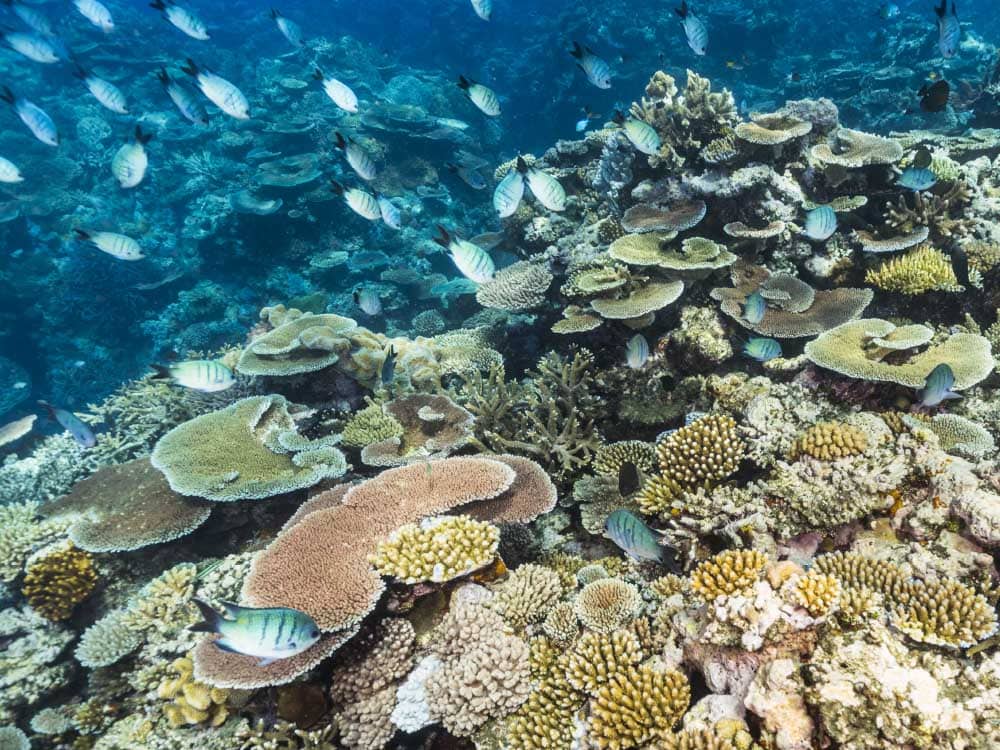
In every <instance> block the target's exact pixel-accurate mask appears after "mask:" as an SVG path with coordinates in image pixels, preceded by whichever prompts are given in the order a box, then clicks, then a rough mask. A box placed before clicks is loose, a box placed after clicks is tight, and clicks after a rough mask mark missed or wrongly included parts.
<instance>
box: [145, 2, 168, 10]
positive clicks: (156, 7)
mask: <svg viewBox="0 0 1000 750" xmlns="http://www.w3.org/2000/svg"><path fill="white" fill-rule="evenodd" d="M149 7H150V8H153V9H154V10H159V11H165V10H166V9H167V4H166V3H165V2H163V0H153V1H152V2H151V3H150V4H149Z"/></svg>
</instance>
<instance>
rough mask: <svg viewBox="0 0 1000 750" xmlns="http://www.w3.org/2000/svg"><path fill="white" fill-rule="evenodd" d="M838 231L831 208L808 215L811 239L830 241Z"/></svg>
mask: <svg viewBox="0 0 1000 750" xmlns="http://www.w3.org/2000/svg"><path fill="white" fill-rule="evenodd" d="M836 231H837V212H836V211H834V210H833V209H832V208H830V206H817V207H816V208H814V209H813V210H812V211H808V212H807V213H806V225H805V234H806V237H808V238H809V239H811V240H828V239H830V237H832V236H833V233H834V232H836ZM758 322H759V321H758Z"/></svg>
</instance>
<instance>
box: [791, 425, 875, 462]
mask: <svg viewBox="0 0 1000 750" xmlns="http://www.w3.org/2000/svg"><path fill="white" fill-rule="evenodd" d="M867 449H868V437H867V436H866V435H865V433H864V431H863V430H861V429H860V428H858V427H855V426H854V425H852V424H847V423H845V422H818V423H817V424H815V425H813V426H812V427H810V428H809V429H808V430H806V431H805V432H804V433H802V434H801V435H799V437H798V438H797V439H796V441H795V445H794V446H793V447H792V455H793V456H799V455H802V454H803V453H804V454H806V455H809V456H812V457H813V458H818V459H820V460H823V461H834V460H836V459H838V458H846V457H847V456H857V455H858V454H861V453H864V452H865V451H866V450H867Z"/></svg>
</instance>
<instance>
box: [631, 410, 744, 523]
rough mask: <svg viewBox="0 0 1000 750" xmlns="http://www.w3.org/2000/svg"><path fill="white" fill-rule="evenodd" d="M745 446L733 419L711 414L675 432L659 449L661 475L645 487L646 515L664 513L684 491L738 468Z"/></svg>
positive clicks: (641, 498) (708, 483)
mask: <svg viewBox="0 0 1000 750" xmlns="http://www.w3.org/2000/svg"><path fill="white" fill-rule="evenodd" d="M744 450H745V445H744V443H743V441H742V440H741V439H740V436H739V434H738V433H737V431H736V422H735V421H733V418H732V417H729V416H726V415H722V414H709V415H708V416H705V417H702V418H701V419H698V420H696V421H694V422H692V423H691V424H689V425H686V426H684V427H681V428H680V429H679V430H675V431H674V432H673V433H671V434H670V435H668V436H667V437H666V438H664V439H663V440H661V441H660V442H659V443H658V444H657V446H656V456H657V460H658V462H659V464H660V471H661V474H660V475H659V476H658V477H654V478H652V479H651V480H649V481H648V482H646V483H645V485H644V486H643V488H642V492H640V493H639V496H638V502H639V507H640V508H642V511H643V512H644V513H647V514H650V515H652V514H656V513H662V512H663V511H665V510H667V509H668V508H669V507H670V503H671V501H672V500H673V499H674V498H675V497H676V496H677V495H679V494H680V493H681V492H684V491H688V490H694V489H697V488H699V487H705V488H708V487H711V486H712V485H714V484H715V483H717V482H719V481H720V480H722V479H725V478H726V477H728V476H729V475H730V474H732V473H733V472H734V471H736V469H737V468H738V467H739V463H740V460H741V459H742V458H743V453H744Z"/></svg>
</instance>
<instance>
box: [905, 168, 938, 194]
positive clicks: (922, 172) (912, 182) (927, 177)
mask: <svg viewBox="0 0 1000 750" xmlns="http://www.w3.org/2000/svg"><path fill="white" fill-rule="evenodd" d="M896 184H897V185H899V186H900V187H903V188H906V189H907V190H916V191H920V190H930V189H931V188H932V187H934V186H935V185H936V184H937V175H935V174H934V172H932V171H931V170H929V169H927V168H926V167H907V168H906V169H904V170H903V173H902V174H901V175H900V176H899V177H898V178H897V179H896Z"/></svg>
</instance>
